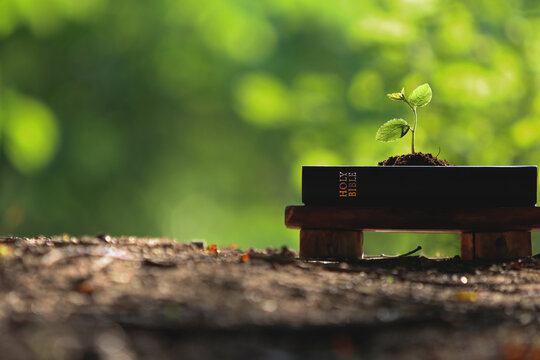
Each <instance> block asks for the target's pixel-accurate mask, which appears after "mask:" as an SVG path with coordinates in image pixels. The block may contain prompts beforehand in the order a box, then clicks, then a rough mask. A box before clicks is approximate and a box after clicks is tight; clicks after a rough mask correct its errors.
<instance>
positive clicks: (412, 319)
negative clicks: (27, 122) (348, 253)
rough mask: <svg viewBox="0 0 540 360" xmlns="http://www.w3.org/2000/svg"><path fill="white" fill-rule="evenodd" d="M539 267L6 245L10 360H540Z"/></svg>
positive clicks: (162, 242)
mask: <svg viewBox="0 0 540 360" xmlns="http://www.w3.org/2000/svg"><path fill="white" fill-rule="evenodd" d="M539 295H540V259H539V258H537V257H526V258H522V259H519V260H514V261H507V262H463V261H461V260H460V259H459V258H458V257H456V258H448V259H428V258H425V257H422V256H420V257H419V256H408V257H400V258H380V257H379V258H373V259H368V260H359V261H355V262H348V263H345V262H334V261H327V262H321V261H302V260H300V259H298V258H297V255H296V253H295V252H294V251H292V250H289V249H287V248H283V249H272V248H269V249H267V250H265V251H250V252H244V251H241V250H236V249H219V250H216V249H215V248H212V247H210V248H208V249H205V248H204V247H202V246H200V244H197V243H194V244H189V243H185V244H182V243H177V242H171V241H168V240H166V239H149V238H145V239H141V238H134V237H119V238H116V237H111V236H107V235H102V236H99V237H83V238H76V237H71V236H67V235H64V236H58V237H52V238H48V237H39V238H15V237H6V238H0V354H1V355H0V357H1V358H2V359H164V360H166V359H460V360H463V359H508V360H510V359H538V358H540V316H539V310H540V296H539Z"/></svg>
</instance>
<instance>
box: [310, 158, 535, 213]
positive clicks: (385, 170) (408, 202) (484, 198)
mask: <svg viewBox="0 0 540 360" xmlns="http://www.w3.org/2000/svg"><path fill="white" fill-rule="evenodd" d="M536 184H537V167H536V166H303V167H302V202H303V203H304V204H305V205H354V206H395V207H418V206H436V207H441V206H444V207H459V206H466V207H493V206H534V205H535V204H536V191H537V190H536V186H537V185H536Z"/></svg>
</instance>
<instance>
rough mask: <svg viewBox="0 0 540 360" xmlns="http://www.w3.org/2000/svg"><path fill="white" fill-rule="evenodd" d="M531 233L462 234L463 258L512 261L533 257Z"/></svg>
mask: <svg viewBox="0 0 540 360" xmlns="http://www.w3.org/2000/svg"><path fill="white" fill-rule="evenodd" d="M531 255H532V249H531V232H530V231H506V232H464V233H462V234H461V258H462V259H463V260H473V259H511V258H518V257H522V256H531Z"/></svg>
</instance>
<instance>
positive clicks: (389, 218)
mask: <svg viewBox="0 0 540 360" xmlns="http://www.w3.org/2000/svg"><path fill="white" fill-rule="evenodd" d="M285 224H286V226H287V227H289V228H293V229H300V257H303V258H313V259H321V258H346V259H361V258H363V245H364V239H363V231H387V232H424V233H425V232H428V233H429V232H434V233H458V234H461V258H462V259H463V260H473V259H512V258H517V257H522V256H531V255H532V247H531V231H534V230H540V208H538V207H525V208H500V207H499V208H479V209H462V210H461V209H407V208H388V207H336V206H288V207H287V208H286V209H285ZM488 229H489V230H490V231H486V230H488Z"/></svg>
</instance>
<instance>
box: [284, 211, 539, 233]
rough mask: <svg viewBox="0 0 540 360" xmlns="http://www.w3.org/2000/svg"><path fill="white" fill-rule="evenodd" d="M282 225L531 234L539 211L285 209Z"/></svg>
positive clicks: (536, 225) (363, 229)
mask: <svg viewBox="0 0 540 360" xmlns="http://www.w3.org/2000/svg"><path fill="white" fill-rule="evenodd" d="M285 225H286V226H287V227H289V228H292V229H299V228H306V229H340V230H362V231H403V232H449V233H452V232H460V233H461V232H475V231H478V232H482V231H484V232H485V231H532V230H540V208H539V207H519V208H514V207H498V208H476V209H474V208H471V209H470V208H465V209H441V208H424V209H411V208H397V207H344V206H340V207H338V206H288V207H287V208H286V209H285Z"/></svg>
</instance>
